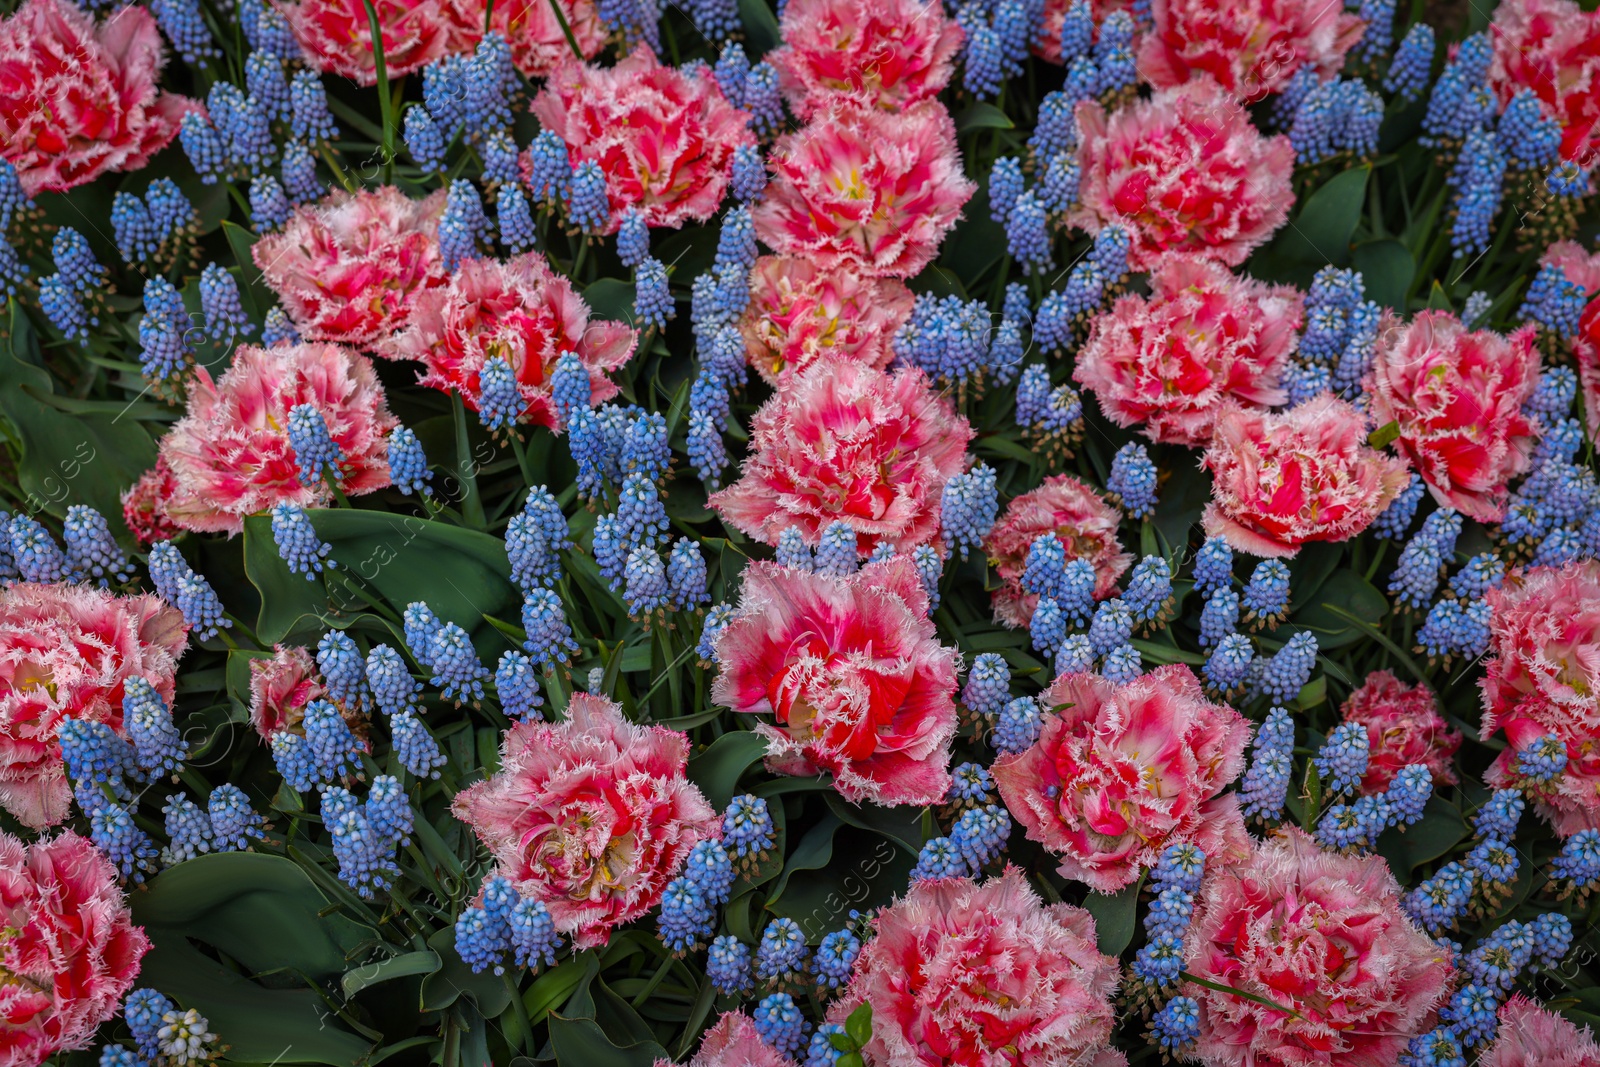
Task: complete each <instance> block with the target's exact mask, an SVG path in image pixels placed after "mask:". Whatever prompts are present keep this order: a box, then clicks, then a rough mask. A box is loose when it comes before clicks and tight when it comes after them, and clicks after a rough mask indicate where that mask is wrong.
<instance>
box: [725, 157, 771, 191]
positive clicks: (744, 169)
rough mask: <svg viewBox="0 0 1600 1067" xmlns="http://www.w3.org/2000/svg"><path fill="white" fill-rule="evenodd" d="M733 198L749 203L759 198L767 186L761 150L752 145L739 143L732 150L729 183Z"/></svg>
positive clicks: (765, 169)
mask: <svg viewBox="0 0 1600 1067" xmlns="http://www.w3.org/2000/svg"><path fill="white" fill-rule="evenodd" d="M729 184H730V185H731V187H732V189H733V196H734V199H736V200H740V201H743V202H745V203H749V202H750V201H752V200H756V199H759V198H760V196H761V194H762V193H763V192H765V191H766V188H767V165H766V163H765V162H764V161H763V160H762V158H761V150H760V149H759V148H757V147H755V146H754V145H740V146H739V147H738V148H736V149H734V151H733V175H732V178H731V179H730V183H729Z"/></svg>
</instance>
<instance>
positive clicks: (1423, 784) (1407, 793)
mask: <svg viewBox="0 0 1600 1067" xmlns="http://www.w3.org/2000/svg"><path fill="white" fill-rule="evenodd" d="M1432 795H1433V775H1432V773H1431V772H1430V771H1429V770H1428V768H1427V767H1426V766H1425V765H1423V764H1420V763H1413V764H1410V765H1409V766H1406V767H1402V768H1400V771H1399V773H1397V774H1396V775H1395V776H1394V778H1393V779H1392V780H1391V781H1390V782H1389V788H1388V789H1387V790H1386V791H1385V792H1384V799H1385V800H1387V801H1388V803H1389V808H1390V810H1391V811H1392V812H1393V814H1394V820H1395V823H1396V824H1397V825H1399V826H1410V825H1412V824H1413V823H1415V822H1417V820H1419V819H1421V818H1422V813H1423V809H1424V808H1425V807H1426V806H1427V803H1428V798H1429V797H1431V796H1432Z"/></svg>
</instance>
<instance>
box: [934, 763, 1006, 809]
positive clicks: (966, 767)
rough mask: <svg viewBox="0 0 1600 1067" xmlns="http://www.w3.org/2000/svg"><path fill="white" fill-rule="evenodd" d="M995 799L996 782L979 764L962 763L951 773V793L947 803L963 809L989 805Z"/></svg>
mask: <svg viewBox="0 0 1600 1067" xmlns="http://www.w3.org/2000/svg"><path fill="white" fill-rule="evenodd" d="M993 798H994V780H993V779H992V778H990V777H989V772H988V771H987V770H985V769H984V768H983V765H982V764H979V763H962V764H959V765H957V766H956V767H954V768H953V769H952V770H951V772H950V791H949V793H947V794H946V795H945V803H947V804H955V805H958V806H961V807H973V806H977V805H984V804H988V803H989V802H990V801H992V800H993Z"/></svg>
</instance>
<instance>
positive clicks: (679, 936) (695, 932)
mask: <svg viewBox="0 0 1600 1067" xmlns="http://www.w3.org/2000/svg"><path fill="white" fill-rule="evenodd" d="M716 928H717V912H716V907H715V905H713V904H712V903H711V902H710V901H708V900H707V899H706V894H705V891H704V890H703V889H701V887H700V886H698V885H696V884H695V883H694V882H693V881H692V880H691V879H689V878H674V879H673V880H672V881H670V882H668V883H667V888H666V891H665V892H664V893H663V894H662V895H661V912H660V914H659V915H657V917H656V935H657V936H658V937H660V938H661V943H662V944H664V945H666V946H667V948H669V949H671V950H672V952H673V953H674V954H675V955H682V954H683V953H685V952H689V951H691V950H693V949H696V948H699V947H700V945H701V944H703V943H704V942H705V941H706V940H707V939H708V938H710V937H711V935H712V934H713V933H715V932H716Z"/></svg>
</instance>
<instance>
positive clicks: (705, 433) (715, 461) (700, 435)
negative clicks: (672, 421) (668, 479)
mask: <svg viewBox="0 0 1600 1067" xmlns="http://www.w3.org/2000/svg"><path fill="white" fill-rule="evenodd" d="M722 395H723V397H726V396H727V391H726V388H723V389H722ZM688 456H689V465H690V466H692V467H693V468H694V472H695V474H696V476H698V477H699V478H700V480H701V481H703V482H705V483H706V487H707V488H708V489H715V488H716V487H717V486H718V485H720V484H721V481H722V470H723V468H724V467H726V466H727V464H728V452H727V447H726V446H725V445H724V444H723V441H722V433H721V431H720V430H719V429H718V427H717V419H716V416H715V415H714V414H712V413H711V412H710V411H708V410H706V409H704V408H693V409H691V411H690V414H689V434H688Z"/></svg>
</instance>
